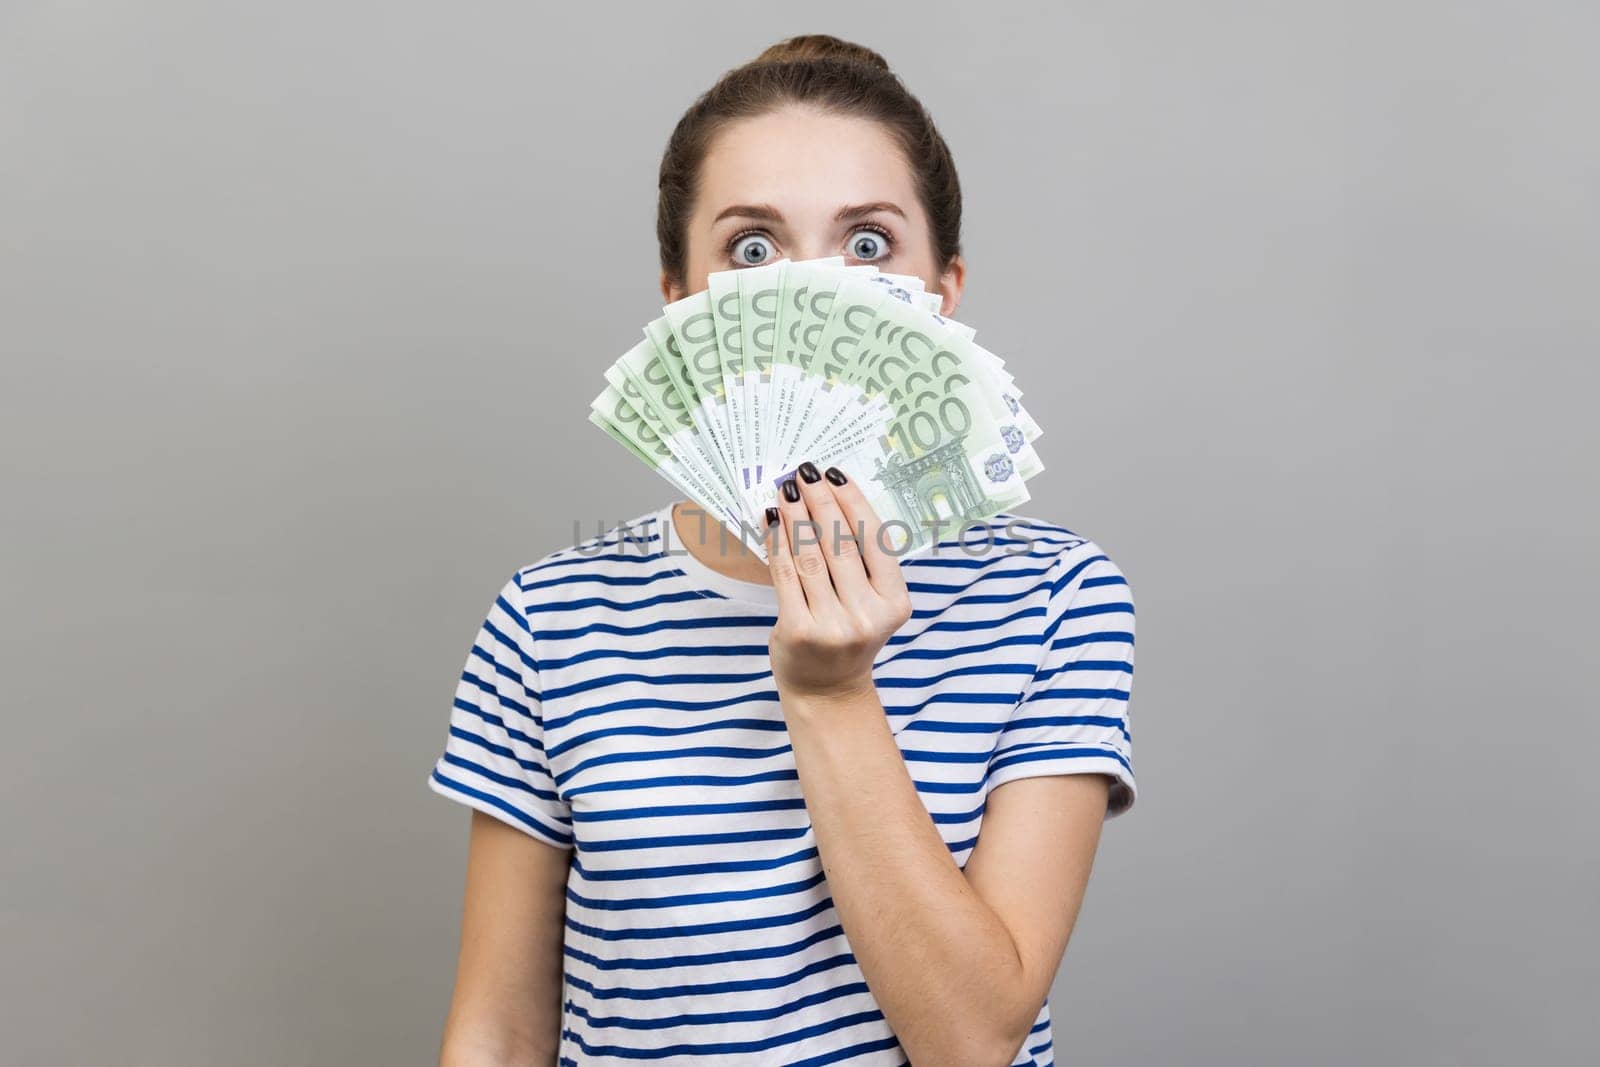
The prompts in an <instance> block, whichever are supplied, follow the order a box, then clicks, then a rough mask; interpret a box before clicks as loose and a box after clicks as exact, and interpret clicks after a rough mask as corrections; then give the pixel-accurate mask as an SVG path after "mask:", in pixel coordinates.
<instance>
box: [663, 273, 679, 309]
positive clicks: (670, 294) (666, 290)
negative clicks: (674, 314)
mask: <svg viewBox="0 0 1600 1067" xmlns="http://www.w3.org/2000/svg"><path fill="white" fill-rule="evenodd" d="M682 299H683V294H682V293H680V292H679V291H678V287H677V286H676V285H673V284H672V277H671V276H670V275H669V274H667V272H666V271H662V272H661V300H662V302H663V303H667V304H675V303H677V302H678V301H679V300H682Z"/></svg>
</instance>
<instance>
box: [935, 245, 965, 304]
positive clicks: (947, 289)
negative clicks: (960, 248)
mask: <svg viewBox="0 0 1600 1067" xmlns="http://www.w3.org/2000/svg"><path fill="white" fill-rule="evenodd" d="M966 287H967V261H966V260H965V259H963V258H961V253H959V252H957V253H956V254H955V255H953V256H951V257H950V265H949V266H947V267H945V269H944V273H943V274H941V275H939V292H941V293H943V294H944V305H943V306H942V307H941V308H940V309H939V314H941V315H943V316H944V317H945V318H947V319H951V318H955V314H956V306H957V305H958V304H960V303H961V294H962V292H964V291H965V290H966Z"/></svg>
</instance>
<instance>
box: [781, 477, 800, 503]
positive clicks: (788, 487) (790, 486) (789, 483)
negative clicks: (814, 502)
mask: <svg viewBox="0 0 1600 1067" xmlns="http://www.w3.org/2000/svg"><path fill="white" fill-rule="evenodd" d="M783 499H785V500H787V501H788V502H789V503H791V504H793V503H794V502H795V501H796V500H799V499H800V487H799V486H798V485H796V484H795V481H794V479H793V478H785V479H784V480H783Z"/></svg>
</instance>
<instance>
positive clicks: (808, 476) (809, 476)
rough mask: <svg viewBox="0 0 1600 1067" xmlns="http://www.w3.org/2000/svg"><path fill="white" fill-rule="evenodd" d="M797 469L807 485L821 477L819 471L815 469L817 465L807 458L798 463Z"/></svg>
mask: <svg viewBox="0 0 1600 1067" xmlns="http://www.w3.org/2000/svg"><path fill="white" fill-rule="evenodd" d="M798 470H799V471H800V477H802V478H804V479H805V480H806V484H807V485H812V484H814V483H815V482H816V480H817V479H818V478H820V477H822V475H821V473H819V472H818V471H817V465H816V464H815V463H813V462H811V461H810V460H809V459H808V460H806V461H805V462H804V463H802V464H800V466H799V468H798Z"/></svg>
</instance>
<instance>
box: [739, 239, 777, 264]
mask: <svg viewBox="0 0 1600 1067" xmlns="http://www.w3.org/2000/svg"><path fill="white" fill-rule="evenodd" d="M728 258H729V259H731V260H733V262H734V263H736V264H738V265H739V266H741V267H759V266H760V265H761V264H763V263H765V262H767V261H768V260H770V259H772V258H773V248H772V242H771V241H770V240H768V238H767V236H766V234H762V233H745V234H740V235H739V236H737V237H735V238H734V239H733V241H732V243H730V244H729V245H728Z"/></svg>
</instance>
